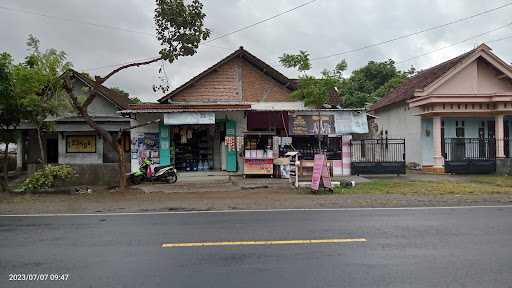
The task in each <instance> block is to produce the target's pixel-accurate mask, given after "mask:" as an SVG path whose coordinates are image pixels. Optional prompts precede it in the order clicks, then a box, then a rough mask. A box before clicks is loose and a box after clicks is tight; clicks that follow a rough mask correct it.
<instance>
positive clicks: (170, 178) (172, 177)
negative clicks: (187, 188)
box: [167, 173, 178, 184]
mask: <svg viewBox="0 0 512 288" xmlns="http://www.w3.org/2000/svg"><path fill="white" fill-rule="evenodd" d="M176 181H178V175H176V174H175V173H171V174H170V175H169V176H168V177H167V183H169V184H173V183H176Z"/></svg>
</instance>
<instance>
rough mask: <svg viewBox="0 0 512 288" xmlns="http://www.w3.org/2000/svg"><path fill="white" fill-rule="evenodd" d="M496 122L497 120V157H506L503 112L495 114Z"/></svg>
mask: <svg viewBox="0 0 512 288" xmlns="http://www.w3.org/2000/svg"><path fill="white" fill-rule="evenodd" d="M494 122H495V126H494V127H495V129H496V131H495V134H496V158H497V159H503V158H505V149H504V145H503V141H504V139H503V138H504V136H505V134H504V132H503V127H504V125H503V114H497V115H495V116H494Z"/></svg>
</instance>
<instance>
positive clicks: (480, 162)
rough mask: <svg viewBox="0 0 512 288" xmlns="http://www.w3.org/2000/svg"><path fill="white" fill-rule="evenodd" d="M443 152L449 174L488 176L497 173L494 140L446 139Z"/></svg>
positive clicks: (446, 170)
mask: <svg viewBox="0 0 512 288" xmlns="http://www.w3.org/2000/svg"><path fill="white" fill-rule="evenodd" d="M500 141H502V140H500ZM442 152H443V157H444V160H445V165H444V166H445V172H447V173H456V174H486V173H493V172H495V171H496V139H494V138H446V139H444V143H443V151H442Z"/></svg>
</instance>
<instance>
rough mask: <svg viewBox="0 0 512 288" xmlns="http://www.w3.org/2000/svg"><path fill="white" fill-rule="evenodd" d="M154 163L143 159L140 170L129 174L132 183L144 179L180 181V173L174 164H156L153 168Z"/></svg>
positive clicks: (169, 181) (135, 183)
mask: <svg viewBox="0 0 512 288" xmlns="http://www.w3.org/2000/svg"><path fill="white" fill-rule="evenodd" d="M152 163H153V162H152V161H151V160H149V159H145V160H144V161H142V164H141V165H140V166H139V170H137V171H135V172H133V173H130V174H129V180H130V183H132V184H134V185H138V184H140V183H142V182H143V181H150V182H154V181H162V182H167V183H169V184H173V183H176V181H178V174H177V173H176V169H175V168H174V167H173V166H171V165H165V166H156V167H155V168H154V169H151V164H152Z"/></svg>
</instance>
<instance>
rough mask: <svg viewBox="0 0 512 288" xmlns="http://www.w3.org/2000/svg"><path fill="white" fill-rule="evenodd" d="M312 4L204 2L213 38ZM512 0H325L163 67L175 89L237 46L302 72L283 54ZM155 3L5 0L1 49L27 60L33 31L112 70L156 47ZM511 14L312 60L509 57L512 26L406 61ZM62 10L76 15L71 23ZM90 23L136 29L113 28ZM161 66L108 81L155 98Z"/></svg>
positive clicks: (358, 43)
mask: <svg viewBox="0 0 512 288" xmlns="http://www.w3.org/2000/svg"><path fill="white" fill-rule="evenodd" d="M304 2H307V0H258V1H255V0H252V1H251V0H204V1H203V3H204V4H205V12H206V14H207V27H209V28H210V29H211V30H212V32H213V35H212V37H215V36H218V35H222V34H224V33H227V32H230V31H233V30H236V29H237V28H240V27H243V26H246V25H250V24H252V23H254V22H257V21H259V20H262V19H264V18H267V17H270V16H272V15H275V14H277V13H280V12H282V11H284V10H287V9H290V8H292V7H295V6H297V5H299V4H301V3H304ZM509 2H510V1H494V0H453V1H445V0H414V1H411V0H388V1H378V0H373V1H370V0H317V1H316V2H314V3H312V4H309V5H307V6H305V7H302V8H300V9H298V10H295V11H293V12H291V13H288V14H285V15H283V16H280V17H278V18H276V19H273V20H271V21H268V22H265V23H263V24H260V25H257V26H255V27H253V28H251V29H248V30H246V31H242V32H240V33H236V34H233V35H231V36H228V37H225V38H222V39H219V40H217V41H214V42H212V43H210V44H208V46H207V45H203V46H202V47H201V48H200V49H199V51H198V53H197V54H196V55H194V56H192V57H187V58H182V59H181V60H179V61H177V62H175V63H173V64H167V65H165V69H166V72H167V74H168V79H169V84H170V86H171V89H172V87H177V86H178V85H180V84H181V83H183V82H185V81H187V80H188V79H190V78H191V77H193V76H194V75H196V74H198V73H200V72H201V71H202V70H204V69H205V68H207V67H209V66H211V65H213V64H214V63H215V62H217V61H218V60H220V59H222V58H223V57H225V56H226V55H228V54H229V53H231V52H232V51H234V50H235V49H237V48H238V47H239V46H244V48H246V49H247V50H248V51H250V52H251V53H253V54H255V55H256V56H258V57H260V58H261V59H263V60H264V61H266V62H267V63H269V64H270V65H273V66H274V67H276V68H277V69H278V70H280V71H281V72H283V73H284V74H286V75H287V76H289V77H296V76H297V73H296V72H295V71H292V70H286V69H284V68H283V67H281V66H280V65H279V63H278V62H277V59H278V57H279V56H280V55H281V54H282V53H284V52H297V51H298V50H307V51H309V52H310V54H311V57H312V58H316V57H322V56H325V55H330V54H334V53H337V52H342V51H347V50H351V49H355V48H359V47H362V46H365V45H368V44H372V43H376V42H381V41H384V40H387V39H391V38H394V37H397V36H400V35H404V34H408V33H413V32H415V31H419V30H422V29H425V28H428V27H431V26H435V25H439V24H443V23H446V22H450V21H452V20H456V19H459V18H463V17H466V16H470V15H473V14H476V13H479V12H481V11H484V10H488V9H492V8H494V7H498V6H501V5H504V4H507V3H509ZM153 10H154V1H151V0H88V1H80V0H45V1H41V0H0V51H8V52H9V53H11V55H13V56H14V57H15V59H16V60H21V59H22V58H23V57H24V55H25V54H26V46H25V41H26V38H27V36H28V34H30V33H32V34H34V35H35V36H36V37H38V38H39V39H40V40H41V46H42V47H43V48H56V49H59V50H64V51H66V52H67V53H68V55H69V58H70V60H71V61H72V63H73V64H74V66H75V68H76V69H77V70H79V71H86V72H89V73H90V74H94V75H105V74H106V73H108V72H110V70H112V69H113V68H114V67H105V66H112V65H115V64H119V63H126V62H130V60H134V59H142V58H148V57H152V56H155V55H157V54H158V50H159V43H158V41H157V40H156V39H155V37H153V36H152V34H154V27H153ZM34 13H35V14H44V15H47V17H43V16H40V15H34ZM510 15H512V6H507V7H505V8H503V9H500V10H497V11H494V12H492V13H489V14H486V15H482V16H479V17H475V18H472V19H470V20H467V21H464V22H462V23H457V24H453V25H449V26H447V27H444V28H442V29H438V30H434V31H429V32H426V33H423V34H420V35H417V36H414V37H410V38H407V39H402V40H399V41H395V42H392V43H388V44H385V45H380V46H378V47H373V48H369V49H365V50H362V51H358V52H354V53H348V54H344V55H340V56H337V57H331V58H327V59H322V60H317V61H313V71H312V72H313V73H319V71H321V70H322V69H324V68H332V67H333V66H334V65H335V63H337V62H339V61H340V60H341V59H346V60H347V62H348V64H349V70H353V69H356V68H358V67H360V66H363V65H364V64H366V63H367V62H368V61H369V60H385V59H388V58H392V59H394V60H395V61H398V62H399V67H400V68H402V69H404V70H405V69H407V68H408V67H410V65H414V66H415V67H416V68H418V69H422V68H427V67H429V66H432V65H434V64H437V63H439V62H441V61H443V60H446V59H449V58H451V57H454V56H457V55H458V54H460V53H462V52H464V51H467V50H469V49H472V48H473V47H475V45H478V44H479V43H481V42H485V41H491V42H490V43H489V45H490V46H491V47H492V48H493V50H494V52H495V53H496V54H497V55H498V56H500V57H502V58H503V59H505V60H506V61H508V62H511V61H512V37H510V38H507V39H503V40H500V41H493V40H499V39H502V38H506V37H508V36H512V25H509V26H507V27H504V28H501V29H498V30H496V31H494V32H492V33H488V34H486V35H483V36H481V37H477V38H475V39H471V40H469V41H466V42H464V43H461V44H458V45H455V46H453V47H449V48H446V49H442V50H439V51H437V52H435V53H431V54H428V55H425V56H422V57H419V58H416V59H413V60H411V61H408V62H400V61H401V60H405V59H409V58H411V57H415V56H419V55H422V54H425V53H429V52H431V51H433V50H437V49H440V48H443V47H446V46H449V45H452V44H456V43H458V42H460V41H462V40H465V39H467V38H471V37H473V36H475V35H479V34H481V33H483V32H486V31H491V30H493V29H495V28H498V27H501V26H503V25H506V24H507V23H510V22H511V21H512V19H511V18H510ZM53 16H55V17H57V18H58V19H56V18H54V17H53ZM61 18H66V19H74V21H63V20H62V19H61ZM59 19H61V20H59ZM83 22H88V23H91V22H92V23H96V24H98V25H106V26H112V27H119V28H124V29H126V30H130V31H121V30H116V29H105V28H100V27H96V26H93V25H86V24H84V23H83ZM160 65H161V64H153V65H151V66H147V67H144V68H133V69H130V70H125V71H123V72H121V73H119V74H117V75H116V76H115V77H113V78H112V79H111V80H109V81H108V82H107V83H106V85H107V86H119V87H121V88H123V89H124V90H126V91H128V92H129V93H130V94H131V95H134V96H138V97H139V98H141V99H143V100H144V101H155V100H156V99H158V98H159V97H161V96H162V95H160V94H158V93H154V92H153V91H152V88H151V87H152V85H153V84H154V83H159V82H158V79H157V70H158V68H159V67H160ZM101 67H102V68H101ZM98 68H99V69H98Z"/></svg>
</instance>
